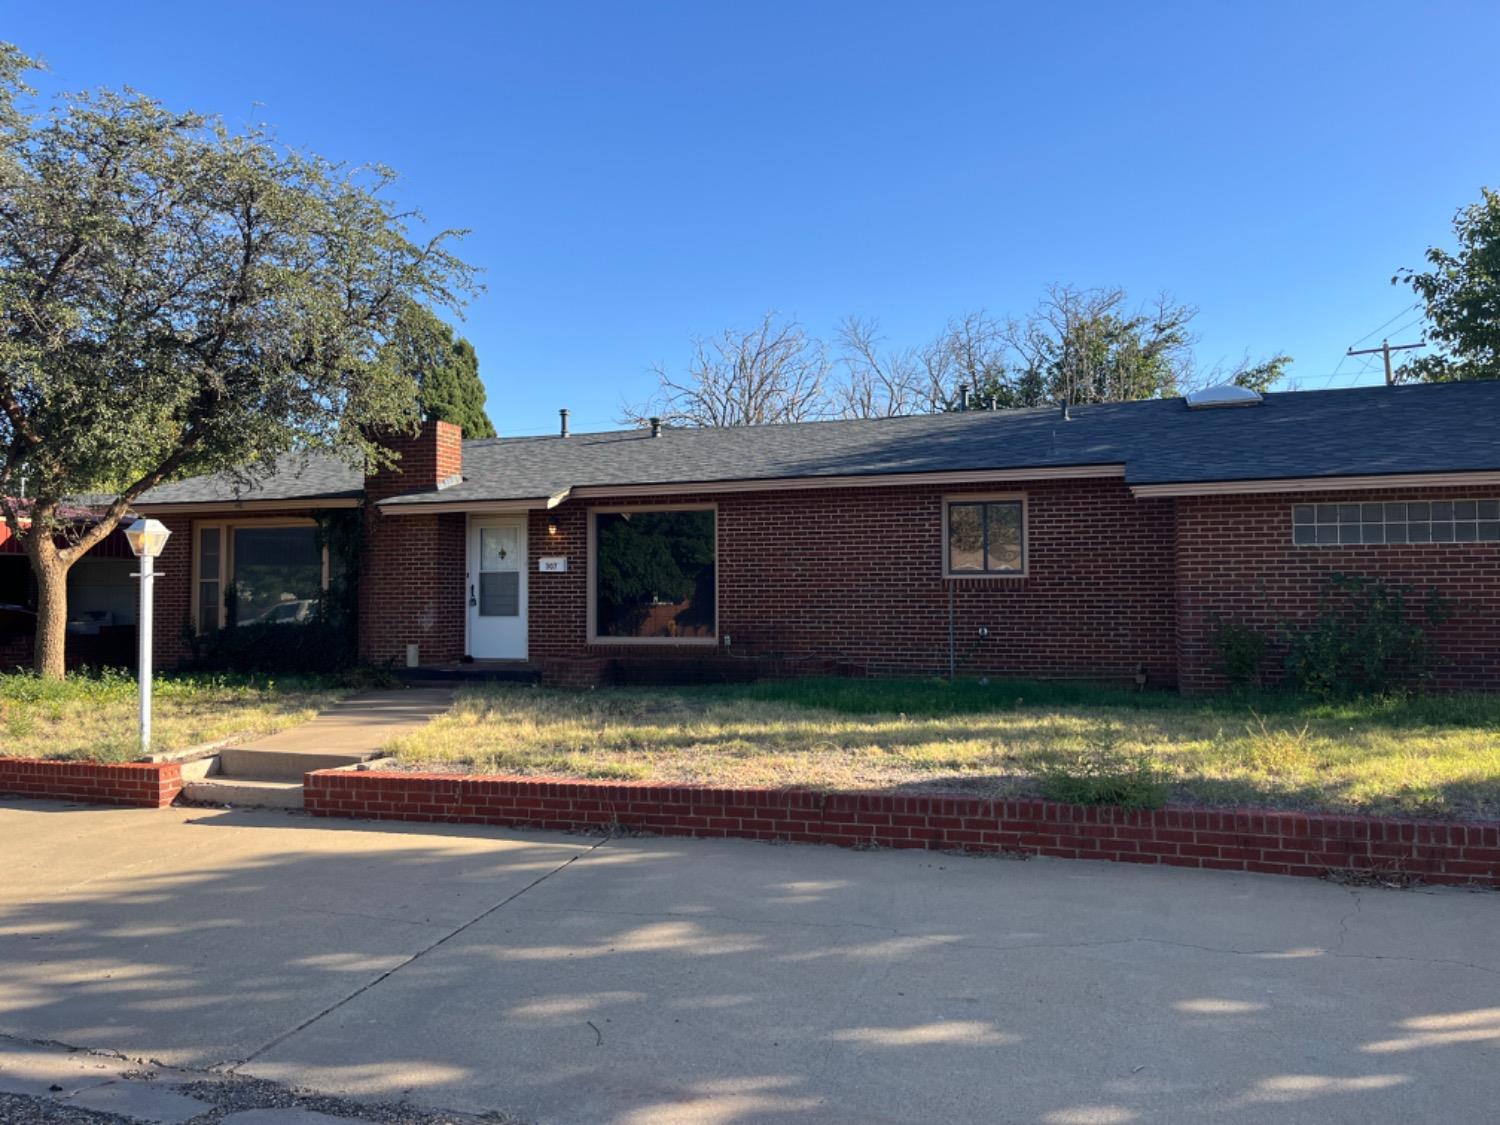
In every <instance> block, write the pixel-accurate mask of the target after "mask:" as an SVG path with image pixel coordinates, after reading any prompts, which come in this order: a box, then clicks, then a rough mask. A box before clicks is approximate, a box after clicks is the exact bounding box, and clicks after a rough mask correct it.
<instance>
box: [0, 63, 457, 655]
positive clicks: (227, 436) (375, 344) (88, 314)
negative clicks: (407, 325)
mask: <svg viewBox="0 0 1500 1125" xmlns="http://www.w3.org/2000/svg"><path fill="white" fill-rule="evenodd" d="M31 66H32V64H31V60H29V59H27V58H26V57H25V56H24V55H23V54H22V53H21V52H20V51H19V50H18V49H17V48H15V47H14V46H11V45H9V44H0V504H3V508H4V517H5V520H6V522H7V523H8V524H9V526H10V528H11V530H12V532H13V533H15V534H16V535H17V537H18V538H19V540H20V542H21V543H22V544H23V545H24V546H25V549H26V552H27V554H28V556H29V557H30V559H31V565H32V569H33V570H34V572H35V574H36V579H37V587H38V591H39V599H38V623H37V640H36V668H37V671H38V672H40V673H41V674H42V675H44V676H47V677H54V678H55V677H60V676H61V675H62V674H63V640H64V630H65V624H66V620H67V600H66V599H67V572H68V569H69V568H70V567H71V566H72V565H73V563H74V562H76V561H77V560H78V559H79V558H80V557H82V555H83V554H84V553H85V552H86V551H88V549H89V548H90V547H92V546H94V545H95V544H96V543H98V542H99V541H100V540H102V539H103V538H104V537H105V536H106V535H108V534H109V533H110V532H111V531H112V530H114V529H115V528H116V527H117V526H118V525H119V523H120V521H121V518H122V517H123V516H124V515H125V513H126V511H127V510H128V508H129V505H130V503H131V501H133V500H134V499H135V498H136V497H138V496H140V495H141V494H142V493H143V492H145V491H146V490H147V489H149V488H151V487H153V486H154V485H156V484H158V483H160V482H161V481H164V480H168V479H170V478H172V477H175V476H181V475H186V474H194V473H204V472H212V471H217V470H230V471H234V472H237V473H239V474H241V475H244V476H246V477H253V476H255V475H256V474H258V473H263V472H265V471H267V468H268V466H269V464H270V461H271V459H272V458H274V457H275V456H277V455H279V454H283V453H288V452H296V451H310V450H327V451H333V452H336V453H339V454H341V455H343V456H345V457H346V458H348V459H349V460H350V462H351V463H356V464H357V463H369V462H373V463H376V464H384V463H388V461H389V459H390V455H389V453H388V452H386V451H385V450H383V449H382V448H381V447H380V446H379V445H378V444H377V443H376V442H375V440H374V438H375V436H376V435H377V434H378V433H379V432H380V431H382V430H387V429H391V428H399V427H410V426H412V425H414V424H415V422H416V420H417V395H416V386H415V385H414V383H413V381H412V379H411V378H410V376H409V375H408V374H407V373H406V372H405V371H404V370H403V369H402V368H401V366H400V364H399V363H397V362H395V361H394V358H393V356H392V354H391V351H390V349H389V348H388V346H387V345H388V343H389V341H390V340H391V339H392V338H393V336H394V335H395V334H396V329H397V326H398V325H399V324H400V323H401V322H402V321H403V320H404V319H405V318H407V317H409V316H410V315H411V310H412V308H413V307H415V306H416V305H418V304H424V305H430V304H439V305H449V306H451V305H455V304H457V303H458V302H460V301H461V300H462V298H463V297H464V296H466V295H468V294H470V293H471V292H473V290H474V283H473V275H472V270H471V269H470V267H469V266H468V265H466V264H465V263H464V262H463V261H462V260H460V259H459V258H458V257H457V256H455V255H454V254H453V253H452V252H451V250H450V249H449V246H450V244H451V241H452V238H453V237H454V236H455V235H456V234H458V233H459V232H454V231H444V232H440V233H438V234H435V235H432V236H430V237H418V236H416V235H414V234H413V232H412V231H411V230H410V229H409V226H408V223H409V222H412V221H419V218H418V219H417V220H413V219H410V218H408V217H407V216H409V214H410V213H409V212H406V211H403V210H401V209H400V208H398V207H396V206H394V205H393V204H392V203H391V202H390V201H389V200H388V198H387V189H388V187H389V185H390V182H391V180H392V176H391V174H390V173H389V172H388V171H385V170H384V169H380V168H375V169H369V170H360V169H350V168H347V167H344V166H342V165H337V164H333V163H330V162H329V161H327V160H324V159H322V158H320V157H317V156H312V155H306V154H303V153H300V152H296V151H292V150H289V149H287V148H285V147H284V146H282V145H280V144H278V143H277V142H276V141H275V140H274V138H272V137H271V136H270V135H269V134H267V133H266V132H264V131H262V130H259V129H252V130H250V131H248V132H244V133H232V132H230V131H229V130H228V129H227V128H226V127H225V126H224V125H223V124H222V123H221V122H219V121H217V120H214V119H212V118H206V117H203V116H200V115H198V114H194V113H181V112H176V111H173V110H169V109H167V108H166V107H165V106H163V105H162V104H161V103H159V102H157V101H154V100H153V99H151V98H149V97H146V96H145V95H142V94H137V93H135V92H131V91H125V92H112V91H101V92H98V93H93V94H83V95H73V96H71V97H68V98H64V99H60V100H59V101H58V102H57V103H56V104H55V105H54V106H53V107H52V108H51V109H50V110H47V111H32V110H29V109H23V108H21V101H22V99H23V98H25V97H26V96H27V95H29V94H31V92H32V91H30V90H29V89H28V88H27V87H26V85H25V83H24V80H23V76H24V74H25V72H26V70H27V69H28V68H30V67H31ZM22 475H25V476H26V477H27V478H28V483H29V492H30V495H31V499H30V501H29V504H28V505H27V506H26V507H25V509H24V510H23V506H22V505H21V504H19V503H18V502H16V501H15V500H14V499H12V497H14V496H15V495H16V494H17V492H18V484H19V479H18V478H19V477H20V476H22ZM101 487H105V488H107V489H108V490H109V491H108V495H109V499H108V501H107V502H106V503H105V504H104V506H103V516H102V518H100V519H99V520H98V521H97V522H95V523H92V524H89V525H87V526H82V525H79V524H78V523H76V522H75V521H71V520H68V519H67V518H65V514H66V507H65V503H64V502H65V498H67V497H68V496H71V495H76V494H78V493H81V492H86V491H90V490H95V489H98V488H101Z"/></svg>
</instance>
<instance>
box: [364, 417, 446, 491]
mask: <svg viewBox="0 0 1500 1125" xmlns="http://www.w3.org/2000/svg"><path fill="white" fill-rule="evenodd" d="M463 436H464V435H463V430H462V429H461V428H460V427H458V426H455V425H454V424H453V423H451V422H424V423H422V428H421V430H420V431H419V432H418V433H416V434H411V435H405V434H403V435H393V436H389V437H384V438H382V439H381V442H380V444H382V445H384V446H386V447H387V448H388V449H391V450H393V451H395V453H396V454H397V455H398V456H399V457H400V458H401V460H400V461H399V463H398V464H396V465H395V466H394V467H392V468H389V469H381V470H380V471H379V472H377V473H372V474H370V475H368V476H366V477H365V495H366V496H367V497H368V498H369V499H370V500H372V501H373V500H384V499H385V498H386V497H388V496H399V495H401V494H402V493H406V492H431V491H433V490H434V489H436V488H438V487H440V486H442V485H443V484H445V483H447V482H449V481H450V480H453V479H455V478H457V477H459V476H460V475H462V473H463V464H464V447H463Z"/></svg>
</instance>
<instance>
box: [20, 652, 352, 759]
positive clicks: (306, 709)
mask: <svg viewBox="0 0 1500 1125" xmlns="http://www.w3.org/2000/svg"><path fill="white" fill-rule="evenodd" d="M343 694H345V693H344V692H343V691H340V690H336V689H333V688H330V687H328V686H327V685H324V684H321V683H318V682H316V681H299V680H287V681H272V680H268V679H266V678H264V677H259V678H248V677H230V676H200V677H166V678H162V679H159V680H157V681H156V683H155V685H154V688H153V693H152V699H153V702H152V708H151V731H152V749H153V750H156V751H168V750H181V749H186V748H187V747H189V746H193V745H196V744H197V743H200V742H211V741H214V740H216V739H220V738H227V737H230V736H245V737H250V736H254V735H262V734H270V733H272V732H274V731H278V730H281V729H283V728H285V727H289V726H291V725H293V724H294V723H301V722H305V721H306V720H308V719H311V718H312V717H313V716H314V715H316V714H317V713H318V711H319V710H321V709H322V708H324V707H327V706H328V705H329V704H330V703H332V702H333V701H334V700H335V699H337V698H339V696H340V695H343ZM136 716H137V696H136V682H135V679H134V678H133V677H130V676H126V675H122V674H119V673H113V672H106V673H104V674H103V675H100V676H93V677H91V676H80V675H73V676H69V677H68V678H67V679H66V680H64V681H62V682H61V683H49V682H46V681H43V680H39V679H37V678H36V677H35V676H31V675H24V674H16V675H0V731H3V732H4V742H3V745H0V756H3V757H16V758H52V759H59V758H61V759H89V760H92V761H96V762H126V761H130V760H131V759H133V758H135V757H137V756H138V753H137V745H136V737H137V736H136Z"/></svg>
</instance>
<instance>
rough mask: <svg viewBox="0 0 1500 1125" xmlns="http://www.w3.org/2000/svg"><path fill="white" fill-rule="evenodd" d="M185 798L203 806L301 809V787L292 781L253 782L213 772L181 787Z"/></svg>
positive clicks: (248, 779)
mask: <svg viewBox="0 0 1500 1125" xmlns="http://www.w3.org/2000/svg"><path fill="white" fill-rule="evenodd" d="M182 796H183V799H184V800H186V801H193V802H195V803H197V804H204V805H234V806H236V807H239V808H268V809H300V808H301V807H302V786H301V784H300V783H298V782H294V781H256V780H254V779H251V778H244V777H223V776H221V775H219V774H212V775H210V776H209V777H205V778H202V779H200V780H198V781H188V782H185V783H184V784H183V786H182Z"/></svg>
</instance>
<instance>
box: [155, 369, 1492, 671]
mask: <svg viewBox="0 0 1500 1125" xmlns="http://www.w3.org/2000/svg"><path fill="white" fill-rule="evenodd" d="M394 448H395V449H396V450H397V451H398V452H399V454H400V465H399V468H398V469H396V470H391V471H382V472H377V473H374V474H371V475H361V474H360V473H359V472H357V471H355V470H353V469H351V468H349V467H348V466H347V465H345V464H344V463H342V462H340V461H338V460H335V459H333V458H327V457H313V458H308V459H303V460H296V459H289V460H287V461H285V462H283V463H281V464H280V465H279V466H278V469H277V471H276V472H274V473H272V474H271V475H270V476H268V477H266V478H265V479H262V480H260V481H258V482H257V483H256V484H255V485H253V486H251V487H242V486H238V485H236V483H235V482H234V481H233V480H231V479H228V478H222V477H201V478H196V479H192V480H185V481H181V482H177V483H174V484H170V485H166V486H164V487H161V488H159V489H157V490H155V491H154V492H152V493H150V494H148V495H147V496H145V497H143V498H142V500H141V501H140V503H139V504H138V505H137V507H138V509H139V510H140V511H141V512H142V513H143V514H146V515H151V516H155V517H157V518H159V519H161V520H163V521H164V522H165V523H166V524H167V525H168V526H169V527H170V528H171V529H172V532H173V535H172V539H171V542H170V543H169V545H168V547H167V550H166V554H165V557H164V558H163V559H162V560H161V561H160V563H159V569H160V570H161V571H164V572H165V574H166V577H165V578H163V579H160V580H159V581H158V586H157V599H158V601H157V606H158V614H159V617H158V621H157V636H158V637H159V638H161V644H160V648H159V650H158V654H159V659H160V660H161V662H162V663H163V664H167V665H170V664H172V663H174V662H176V661H178V660H180V659H181V658H182V657H183V656H184V654H185V652H186V651H187V649H186V639H185V638H184V637H183V630H184V627H185V625H186V626H187V627H188V628H192V629H199V630H209V629H214V628H218V627H220V626H221V625H223V624H224V623H225V622H226V621H227V620H228V619H230V617H231V615H230V614H229V613H228V610H227V608H226V606H225V604H224V601H225V594H226V592H228V591H231V590H232V591H234V592H235V596H236V597H237V598H238V599H239V604H238V606H237V613H235V614H234V615H232V616H233V617H237V619H238V620H239V621H240V622H244V621H247V620H268V621H277V620H281V621H292V620H298V619H301V618H304V617H305V616H306V615H307V614H308V612H309V610H310V608H311V607H313V606H315V605H316V599H317V597H318V594H319V591H320V588H321V586H322V584H323V583H325V582H326V581H327V575H328V563H327V558H326V554H322V555H320V553H319V552H320V548H319V546H318V537H317V534H316V525H315V522H314V520H315V516H316V515H317V514H318V513H320V512H325V511H329V510H333V509H341V508H349V509H359V510H361V511H362V513H363V515H362V528H363V532H362V539H361V541H360V565H359V576H358V581H359V601H360V614H359V647H360V652H361V654H362V656H363V657H365V658H366V659H368V660H370V661H374V662H380V663H386V662H390V663H394V664H397V665H407V664H419V665H422V666H436V665H449V664H452V663H454V662H459V661H465V660H475V661H495V662H511V663H513V664H514V665H515V666H517V667H526V668H536V669H539V670H540V671H541V673H542V674H543V678H544V680H547V681H551V682H557V683H582V682H596V681H599V680H602V679H606V678H611V677H613V678H616V679H622V680H629V679H632V678H641V679H644V678H649V676H650V675H652V674H658V675H660V674H670V673H671V672H672V671H673V670H674V669H675V671H676V672H677V673H688V672H692V673H697V674H709V675H720V674H722V675H725V676H737V675H742V674H745V675H748V674H751V673H752V672H753V671H754V670H756V669H761V670H772V671H775V672H778V673H780V674H788V673H794V672H796V671H799V670H805V671H828V670H846V671H850V672H871V673H923V674H926V673H946V672H948V671H949V669H950V667H952V668H956V669H957V670H958V672H959V673H960V674H979V673H996V674H1002V675H1024V676H1070V677H1089V678H1098V679H1110V680H1124V681H1130V680H1137V681H1139V678H1140V677H1144V682H1146V683H1149V684H1151V685H1153V686H1164V687H1170V686H1177V687H1180V688H1181V689H1183V690H1185V691H1202V690H1211V689H1213V688H1215V687H1218V686H1221V680H1220V678H1219V675H1218V672H1217V664H1218V656H1217V653H1216V651H1215V648H1214V645H1213V643H1212V640H1211V636H1212V633H1213V631H1214V627H1215V623H1216V622H1217V621H1219V620H1220V619H1224V618H1228V619H1234V620H1238V621H1242V622H1244V623H1246V624H1249V625H1251V626H1255V627H1258V628H1261V629H1264V630H1266V631H1268V632H1270V631H1274V629H1275V628H1276V626H1277V625H1278V624H1279V623H1281V622H1283V621H1286V620H1295V619H1298V618H1306V617H1307V616H1308V615H1310V614H1312V613H1313V612H1315V610H1316V607H1317V605H1318V601H1319V598H1320V595H1321V594H1322V593H1323V592H1324V591H1325V589H1326V587H1327V580H1328V577H1329V575H1330V574H1332V573H1334V572H1344V573H1351V574H1360V575H1367V576H1371V577H1379V578H1383V579H1387V580H1390V581H1393V582H1397V583H1402V584H1408V585H1410V586H1412V587H1413V588H1415V589H1416V590H1418V591H1421V592H1425V591H1427V590H1428V589H1430V588H1436V589H1437V590H1438V591H1439V592H1440V593H1441V594H1442V595H1443V596H1444V597H1446V598H1448V599H1450V600H1452V601H1454V602H1457V603H1459V604H1460V605H1461V606H1462V611H1461V612H1460V613H1459V614H1458V615H1457V616H1456V617H1455V618H1454V619H1453V620H1451V621H1449V622H1447V623H1446V624H1444V625H1442V626H1440V627H1439V628H1438V629H1437V630H1436V633H1435V637H1436V641H1437V647H1438V650H1439V653H1440V656H1441V658H1442V669H1441V672H1440V679H1441V683H1442V684H1443V685H1444V686H1446V687H1452V688H1469V689H1495V688H1500V382H1477V383H1453V384H1439V385H1423V386H1399V387H1375V388H1361V389H1355V390H1338V391H1318V392H1300V393H1299V392H1291V393H1275V394H1267V395H1265V396H1264V397H1261V396H1256V395H1253V394H1251V393H1249V392H1243V391H1234V390H1232V389H1225V388H1219V389H1216V390H1214V391H1210V392H1207V393H1204V394H1201V395H1199V396H1193V397H1190V398H1189V399H1165V400H1153V401H1148V402H1136V403H1125V404H1101V405H1093V406H1077V407H1073V408H1072V410H1071V411H1070V412H1067V413H1064V412H1062V411H1060V410H1059V409H1057V408H1051V407H1049V408H1043V409H1034V410H1017V411H977V410H976V411H967V412H955V413H949V414H941V415H935V416H926V417H912V418H893V419H884V420H873V421H838V422H813V423H801V424H793V425H781V426H764V427H747V428H738V429H727V430H707V429H704V430H688V429H660V428H659V427H657V428H654V429H643V430H632V431H624V432H615V433H596V434H572V435H569V434H568V433H567V432H566V422H564V429H563V432H562V433H560V434H559V435H558V436H555V437H545V438H496V439H489V440H483V441H464V440H463V438H462V435H461V433H460V432H459V430H458V429H457V428H456V427H454V426H451V425H448V424H446V423H429V424H427V425H425V426H424V427H423V428H422V430H421V432H420V434H419V435H416V436H413V437H410V438H403V439H400V440H399V441H397V442H395V443H394ZM1269 664H1270V661H1269V660H1268V670H1269ZM502 666H503V665H502Z"/></svg>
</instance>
